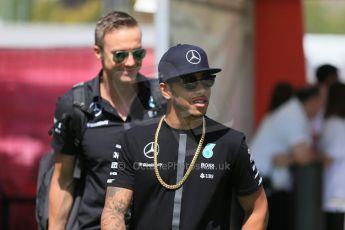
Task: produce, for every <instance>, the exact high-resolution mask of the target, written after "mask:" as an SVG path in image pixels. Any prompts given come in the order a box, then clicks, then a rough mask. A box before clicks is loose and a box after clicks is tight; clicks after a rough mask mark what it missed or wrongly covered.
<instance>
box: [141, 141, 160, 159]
mask: <svg viewBox="0 0 345 230" xmlns="http://www.w3.org/2000/svg"><path fill="white" fill-rule="evenodd" d="M153 147H154V143H153V142H150V143H148V144H147V145H146V146H145V147H144V155H145V156H146V157H147V158H153V150H154V148H153ZM157 150H158V151H157V154H158V153H159V145H158V144H157Z"/></svg>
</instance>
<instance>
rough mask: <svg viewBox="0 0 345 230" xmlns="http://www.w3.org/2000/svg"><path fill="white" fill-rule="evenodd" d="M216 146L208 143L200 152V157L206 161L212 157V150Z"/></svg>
mask: <svg viewBox="0 0 345 230" xmlns="http://www.w3.org/2000/svg"><path fill="white" fill-rule="evenodd" d="M214 146H216V144H213V143H208V144H207V145H206V146H205V148H204V150H203V151H202V156H203V157H205V158H206V159H209V158H211V157H212V156H213V148H214Z"/></svg>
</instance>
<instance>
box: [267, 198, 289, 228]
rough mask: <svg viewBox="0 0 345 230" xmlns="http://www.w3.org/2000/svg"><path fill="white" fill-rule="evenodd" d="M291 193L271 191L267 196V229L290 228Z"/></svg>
mask: <svg viewBox="0 0 345 230" xmlns="http://www.w3.org/2000/svg"><path fill="white" fill-rule="evenodd" d="M292 201H293V200H292V195H291V193H289V192H286V191H272V192H271V194H270V195H269V196H268V207H269V215H270V216H269V221H268V226H267V230H277V229H279V230H290V229H292V212H291V211H292V204H293V202H292Z"/></svg>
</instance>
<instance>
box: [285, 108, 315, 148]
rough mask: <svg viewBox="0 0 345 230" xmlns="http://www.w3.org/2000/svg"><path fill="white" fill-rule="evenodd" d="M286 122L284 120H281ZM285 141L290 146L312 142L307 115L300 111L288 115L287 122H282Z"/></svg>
mask: <svg viewBox="0 0 345 230" xmlns="http://www.w3.org/2000/svg"><path fill="white" fill-rule="evenodd" d="M281 122H284V121H281ZM281 127H282V134H283V136H284V137H285V138H284V142H285V143H287V144H288V146H295V145H297V144H300V143H308V144H311V127H310V124H309V122H308V120H306V118H305V117H302V116H300V114H299V113H296V114H292V115H291V116H288V117H287V118H286V120H285V124H284V123H282V124H281Z"/></svg>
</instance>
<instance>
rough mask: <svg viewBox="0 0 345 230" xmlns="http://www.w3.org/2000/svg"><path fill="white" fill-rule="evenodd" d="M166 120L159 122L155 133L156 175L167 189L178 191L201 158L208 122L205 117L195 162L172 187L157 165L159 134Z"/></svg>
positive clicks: (154, 155) (154, 158)
mask: <svg viewBox="0 0 345 230" xmlns="http://www.w3.org/2000/svg"><path fill="white" fill-rule="evenodd" d="M164 118H165V116H163V117H162V118H161V120H160V121H159V123H158V127H157V130H156V133H155V140H154V143H153V165H154V169H155V174H156V177H157V179H158V181H159V183H160V184H161V185H162V186H163V187H164V188H166V189H171V190H176V189H178V188H179V187H181V186H182V185H183V183H184V182H185V181H186V180H187V178H188V176H189V174H190V173H191V172H192V170H193V168H194V165H195V162H196V160H197V159H198V157H199V154H200V151H201V148H202V145H203V143H204V139H205V123H206V122H205V118H204V117H203V118H202V134H201V138H200V141H199V144H198V147H197V149H196V151H195V153H194V157H193V160H192V162H191V163H190V165H189V167H188V169H187V171H186V174H184V176H183V177H182V179H181V180H180V181H179V182H177V184H173V185H170V184H167V183H165V181H164V180H163V179H162V177H161V175H160V174H159V171H158V163H157V162H158V160H157V156H158V153H157V149H158V134H159V130H160V129H161V126H162V123H163V120H164Z"/></svg>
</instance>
